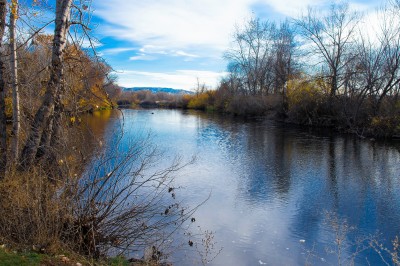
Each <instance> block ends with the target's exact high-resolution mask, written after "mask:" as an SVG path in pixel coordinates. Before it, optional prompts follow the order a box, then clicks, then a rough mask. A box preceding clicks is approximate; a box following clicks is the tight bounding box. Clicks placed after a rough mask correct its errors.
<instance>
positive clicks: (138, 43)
mask: <svg viewBox="0 0 400 266" xmlns="http://www.w3.org/2000/svg"><path fill="white" fill-rule="evenodd" d="M331 2H332V1H325V0H303V1H299V0H141V1H127V0H95V1H93V10H94V13H93V23H94V24H95V25H96V27H95V29H94V30H93V35H94V36H96V37H97V38H98V39H99V40H100V42H101V44H100V45H99V47H98V52H99V54H100V55H102V56H103V58H104V59H105V60H106V61H107V62H108V63H109V64H110V65H111V66H112V67H113V68H114V69H115V71H116V74H117V76H118V83H119V85H121V86H125V87H133V86H135V87H139V86H154V87H172V88H179V89H192V88H194V87H195V84H196V81H197V78H198V79H199V81H200V82H202V83H203V82H204V83H206V84H207V85H208V86H210V87H215V86H216V84H217V83H218V81H219V80H220V78H221V77H222V76H223V75H225V74H226V62H225V61H224V60H223V58H222V55H223V53H224V51H225V50H226V49H227V48H228V47H229V45H230V42H231V41H232V38H231V36H232V33H233V31H234V27H235V25H237V24H241V23H242V22H243V21H244V20H245V19H246V18H249V17H250V16H252V15H255V16H258V17H260V18H262V19H269V20H275V21H279V20H282V19H284V18H286V17H296V16H297V15H299V14H300V13H301V11H302V10H305V9H306V8H307V6H308V5H313V6H314V5H317V6H322V7H323V6H327V5H329V4H330V3H331ZM349 3H350V5H351V6H352V7H354V8H357V9H358V10H360V11H364V12H367V11H369V10H373V9H374V8H376V7H377V6H379V5H381V4H382V3H383V0H364V1H361V0H358V1H354V0H353V1H350V2H349Z"/></svg>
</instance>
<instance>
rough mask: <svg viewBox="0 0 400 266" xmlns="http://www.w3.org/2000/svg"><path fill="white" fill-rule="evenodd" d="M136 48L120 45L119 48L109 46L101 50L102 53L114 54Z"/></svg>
mask: <svg viewBox="0 0 400 266" xmlns="http://www.w3.org/2000/svg"><path fill="white" fill-rule="evenodd" d="M134 50H136V48H132V47H120V48H109V49H104V50H102V51H101V53H102V54H103V55H116V54H119V53H124V52H129V51H134Z"/></svg>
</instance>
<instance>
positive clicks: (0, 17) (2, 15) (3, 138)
mask: <svg viewBox="0 0 400 266" xmlns="http://www.w3.org/2000/svg"><path fill="white" fill-rule="evenodd" d="M6 4H7V2H6V0H0V178H1V177H4V175H5V169H6V164H7V129H6V110H5V109H6V107H5V96H6V88H5V82H4V72H5V71H4V70H5V67H4V54H3V53H4V49H3V47H2V46H3V37H4V31H5V28H6V13H7V7H6Z"/></svg>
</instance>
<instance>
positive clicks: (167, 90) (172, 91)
mask: <svg viewBox="0 0 400 266" xmlns="http://www.w3.org/2000/svg"><path fill="white" fill-rule="evenodd" d="M123 90H124V91H133V92H135V91H151V92H152V93H159V92H164V93H168V94H193V92H192V91H187V90H177V89H172V88H160V87H133V88H123Z"/></svg>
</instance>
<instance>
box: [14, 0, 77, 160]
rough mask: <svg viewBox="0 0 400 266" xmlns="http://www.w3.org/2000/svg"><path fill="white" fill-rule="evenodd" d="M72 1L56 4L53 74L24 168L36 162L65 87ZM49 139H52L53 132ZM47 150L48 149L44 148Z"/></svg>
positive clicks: (26, 150)
mask: <svg viewBox="0 0 400 266" xmlns="http://www.w3.org/2000/svg"><path fill="white" fill-rule="evenodd" d="M71 4H72V0H57V2H56V23H55V24H56V25H55V30H54V40H53V51H52V62H51V74H50V79H49V82H48V84H47V88H46V93H45V96H44V100H43V103H42V106H41V107H40V108H39V110H38V111H37V112H36V115H35V119H34V120H33V122H32V125H31V132H30V134H29V136H28V140H27V142H26V144H25V146H24V149H23V150H22V154H21V158H20V163H21V165H22V166H23V167H28V166H31V165H32V164H33V162H34V160H35V156H36V153H37V151H38V148H39V144H40V140H41V139H42V134H43V131H44V130H46V128H47V125H48V123H49V122H50V121H49V118H50V116H51V115H52V114H53V112H54V107H55V101H56V97H57V94H58V93H61V87H62V86H63V82H64V80H63V59H64V50H65V46H66V42H67V39H66V37H67V33H68V28H69V17H70V11H71ZM52 124H53V127H54V126H55V125H54V123H52ZM48 133H50V136H48V137H47V138H48V139H51V138H52V136H51V135H52V132H46V134H48ZM44 148H45V149H46V147H44Z"/></svg>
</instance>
